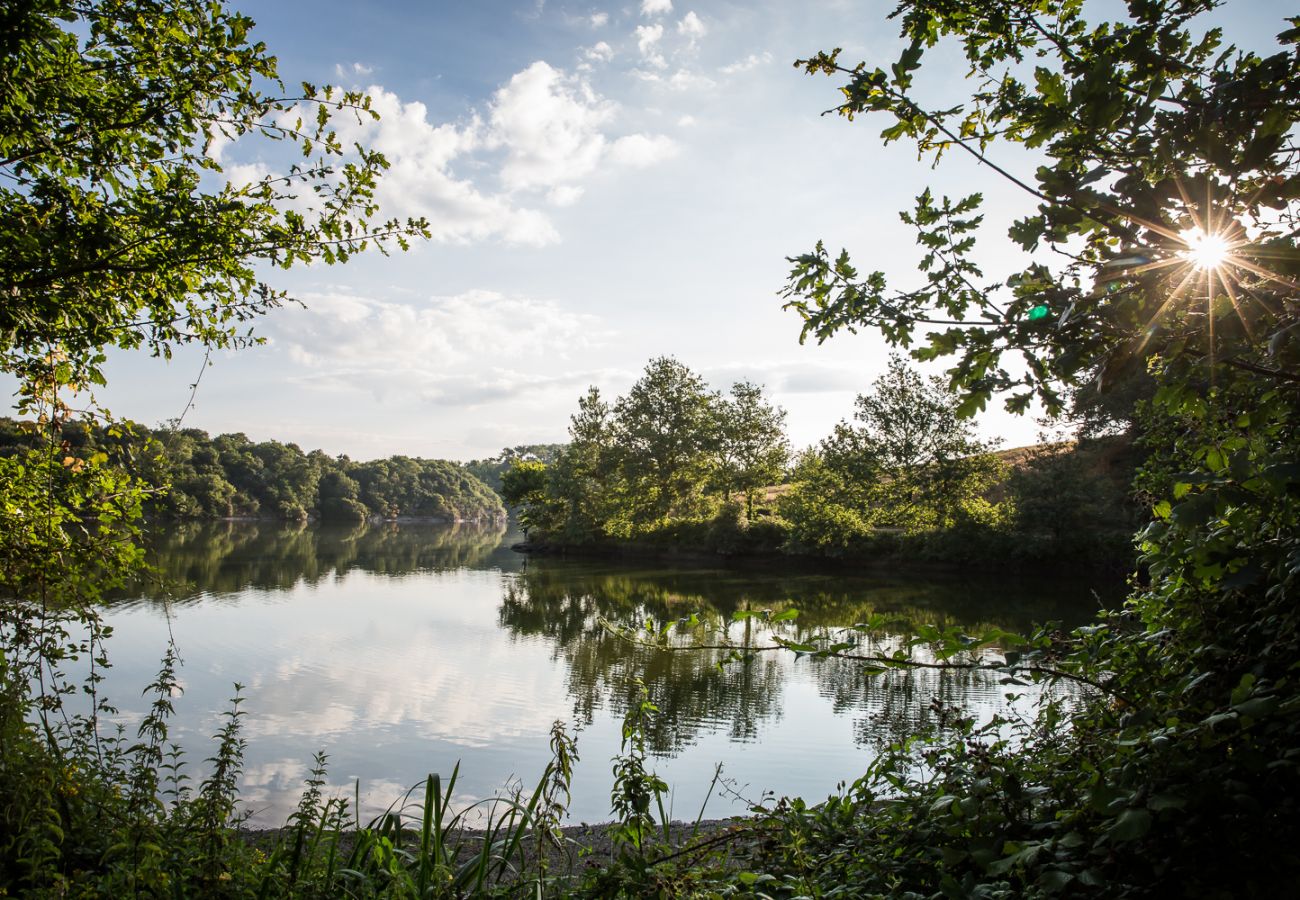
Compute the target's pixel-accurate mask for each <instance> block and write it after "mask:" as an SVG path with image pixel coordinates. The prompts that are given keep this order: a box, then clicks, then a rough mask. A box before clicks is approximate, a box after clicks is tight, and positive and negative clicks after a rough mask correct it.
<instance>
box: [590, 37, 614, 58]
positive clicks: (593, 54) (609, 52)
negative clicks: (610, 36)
mask: <svg viewBox="0 0 1300 900" xmlns="http://www.w3.org/2000/svg"><path fill="white" fill-rule="evenodd" d="M582 55H583V56H584V57H585V58H587V59H597V60H600V61H601V62H609V61H610V60H611V59H613V58H614V48H613V47H611V46H610V45H609V44H607V43H605V42H604V41H598V42H597V43H595V44H593V45H591V46H590V47H588V48H587V49H586V50H584V51H583V53H582Z"/></svg>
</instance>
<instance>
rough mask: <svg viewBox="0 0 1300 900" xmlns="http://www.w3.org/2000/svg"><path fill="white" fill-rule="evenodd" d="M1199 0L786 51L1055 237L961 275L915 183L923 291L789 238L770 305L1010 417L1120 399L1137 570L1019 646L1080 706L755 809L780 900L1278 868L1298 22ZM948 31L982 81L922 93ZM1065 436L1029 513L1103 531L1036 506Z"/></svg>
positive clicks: (1292, 795) (1255, 887)
mask: <svg viewBox="0 0 1300 900" xmlns="http://www.w3.org/2000/svg"><path fill="white" fill-rule="evenodd" d="M1214 5H1215V4H1213V3H1211V2H1208V0H1207V2H1191V3H1173V2H1162V0H1157V2H1151V3H1141V4H1130V5H1129V7H1128V10H1127V11H1128V18H1127V19H1125V20H1121V21H1114V22H1106V23H1102V24H1100V25H1093V24H1089V23H1087V22H1085V21H1084V20H1083V19H1082V15H1083V11H1084V6H1083V5H1082V4H1078V3H1070V2H1060V3H1056V2H1053V3H1045V4H1044V3H1020V2H1009V3H999V4H984V3H968V2H957V3H947V2H945V3H937V2H929V0H906V2H904V3H903V4H901V6H900V7H899V9H898V11H897V12H896V16H897V17H898V18H899V20H900V21H901V23H902V29H903V37H904V41H905V43H906V45H907V46H906V49H905V50H904V51H903V53H902V54H901V56H900V57H899V59H898V61H897V62H896V63H895V64H893V65H892V66H890V67H889V68H888V69H881V68H875V69H872V68H869V67H868V66H866V65H865V64H864V65H859V66H857V67H854V68H844V67H841V66H840V65H839V63H838V61H837V54H838V51H836V52H835V53H829V54H828V53H822V54H818V55H817V56H816V57H813V58H812V59H809V60H805V61H802V62H801V63H800V65H801V66H802V67H804V68H806V69H807V70H808V71H809V72H825V73H827V74H841V75H843V76H845V77H846V78H847V79H848V84H847V85H846V86H845V87H844V88H843V97H844V102H843V104H842V105H841V106H840V107H839V111H840V112H841V113H842V114H844V115H846V116H848V117H850V118H852V117H854V116H856V115H858V114H861V113H867V112H876V113H883V114H885V115H888V116H891V117H892V120H893V124H891V125H889V126H888V127H887V128H886V129H885V130H884V132H883V133H882V137H883V138H884V140H885V141H887V142H888V141H893V140H899V139H904V138H910V139H912V140H914V141H915V142H916V144H917V146H918V149H919V150H920V152H921V154H922V155H923V156H926V155H930V156H933V157H934V158H935V160H936V161H937V160H938V158H939V157H941V156H942V155H943V154H944V153H946V152H948V151H957V152H960V153H966V154H969V155H971V156H973V157H976V158H978V159H979V160H980V161H981V162H983V163H985V164H986V165H987V166H988V167H989V169H990V170H991V171H993V172H995V173H996V174H998V175H999V176H1002V177H1005V178H1007V179H1009V180H1010V181H1011V182H1013V183H1014V184H1015V185H1017V186H1018V187H1020V188H1022V189H1023V190H1025V191H1026V192H1027V193H1029V194H1031V195H1032V196H1033V197H1034V199H1035V202H1036V208H1035V209H1034V210H1033V211H1032V212H1031V213H1030V214H1028V215H1027V216H1025V217H1024V218H1022V219H1020V220H1018V221H1016V222H1015V223H1013V224H1012V225H1011V226H1010V229H1009V236H1010V238H1011V240H1012V241H1013V242H1014V243H1015V244H1018V245H1019V246H1020V247H1021V248H1023V249H1025V250H1034V249H1035V248H1038V247H1040V246H1046V247H1048V248H1051V249H1054V250H1058V251H1061V253H1060V255H1059V257H1058V258H1057V259H1056V260H1055V265H1054V266H1053V265H1049V261H1050V260H1051V258H1048V257H1043V256H1041V255H1040V256H1037V257H1035V258H1034V259H1033V260H1032V261H1031V262H1029V263H1028V265H1027V266H1026V267H1025V268H1023V269H1022V270H1021V271H1019V272H1014V273H1011V274H1009V275H1008V276H1007V277H1005V278H1003V279H1002V281H1001V283H1000V284H999V283H981V279H983V277H984V276H983V275H982V273H981V272H980V270H979V268H978V267H977V266H976V265H975V263H974V262H973V255H972V254H973V249H974V239H973V235H974V233H975V228H976V226H977V225H978V221H979V220H978V215H977V213H976V210H977V208H978V205H979V202H980V199H979V196H978V195H972V196H970V197H967V198H965V199H963V200H959V201H956V202H953V201H950V200H948V199H947V198H944V199H943V200H942V201H936V200H935V199H934V197H933V195H932V194H931V193H930V192H928V191H927V192H926V193H925V194H923V195H922V196H921V197H920V198H918V202H917V207H916V210H915V212H913V213H911V214H908V215H906V216H905V217H904V221H905V222H907V223H908V224H910V225H911V226H912V227H914V228H915V229H916V232H917V237H918V242H919V243H920V244H921V247H922V254H923V256H922V259H921V261H920V264H919V267H918V268H919V270H920V272H921V273H922V283H921V284H920V285H919V286H917V287H915V288H912V289H907V290H902V291H890V290H889V288H888V287H887V281H886V278H885V276H884V275H883V274H882V273H879V272H877V273H872V274H870V275H868V276H866V277H865V278H862V277H860V276H859V274H858V272H857V270H856V269H855V268H854V267H853V265H852V264H851V263H850V262H849V257H848V255H847V253H843V254H841V255H840V256H839V257H838V258H836V259H834V260H832V259H831V257H830V256H829V255H828V254H827V253H826V251H825V249H824V247H823V246H822V245H820V244H819V245H818V246H817V248H816V249H815V250H814V251H813V252H812V253H809V254H806V255H804V256H800V257H798V258H796V259H794V260H792V262H793V263H794V269H793V271H792V275H791V280H790V282H789V284H788V285H787V289H786V297H787V299H788V300H789V306H790V307H791V308H794V309H795V310H796V311H798V312H799V313H800V314H801V315H802V316H803V317H804V322H805V327H804V335H805V336H808V335H815V336H816V337H817V338H818V339H819V340H820V339H825V338H827V337H829V336H830V335H831V334H833V333H834V332H835V331H837V330H839V329H842V328H848V329H850V330H852V329H855V328H859V327H870V328H876V329H878V330H879V331H880V332H881V333H882V334H883V335H884V336H885V338H886V339H887V340H888V341H890V342H891V343H894V344H896V345H900V346H905V347H907V346H911V347H913V349H912V351H911V352H912V355H913V356H915V357H917V358H919V359H938V358H941V357H949V358H951V359H952V366H951V368H950V369H949V371H948V374H949V377H950V383H951V385H952V387H953V388H955V389H957V390H959V391H961V392H962V393H963V396H964V401H963V409H962V411H963V412H967V413H969V412H971V411H973V410H974V409H977V408H979V407H982V406H983V404H984V403H985V402H986V401H987V399H988V398H989V397H991V396H992V394H993V393H995V392H998V391H1005V390H1010V391H1014V393H1013V394H1012V395H1011V396H1010V397H1009V398H1008V400H1007V405H1008V407H1009V408H1011V409H1013V410H1023V409H1025V408H1026V406H1027V404H1028V402H1029V400H1030V399H1031V397H1035V396H1036V397H1037V398H1038V399H1040V400H1041V401H1042V402H1043V403H1044V404H1045V405H1046V406H1047V408H1048V409H1049V410H1052V411H1055V410H1058V409H1060V408H1061V407H1062V405H1063V397H1064V396H1065V393H1066V392H1068V391H1072V390H1074V389H1076V388H1077V387H1079V386H1080V385H1082V384H1083V383H1084V382H1087V381H1088V380H1089V379H1092V380H1093V381H1094V383H1095V386H1096V388H1097V389H1098V390H1099V391H1100V392H1104V391H1105V390H1106V389H1108V388H1110V387H1112V386H1115V385H1118V386H1120V387H1121V389H1123V392H1124V395H1125V396H1123V397H1122V398H1121V400H1120V401H1119V402H1117V403H1116V404H1114V406H1113V407H1112V408H1111V409H1106V408H1104V406H1103V407H1102V408H1101V413H1100V415H1099V418H1100V419H1103V420H1109V421H1111V422H1118V423H1127V422H1132V421H1134V419H1133V417H1132V413H1131V411H1132V410H1133V409H1134V408H1137V409H1138V410H1139V411H1140V413H1141V414H1140V416H1139V417H1138V418H1137V419H1136V430H1137V432H1138V435H1139V440H1140V442H1141V444H1142V445H1143V452H1144V453H1145V454H1146V456H1147V459H1146V461H1145V462H1144V464H1143V467H1142V471H1141V473H1140V476H1139V479H1138V484H1139V486H1140V488H1141V489H1142V490H1143V492H1144V495H1145V497H1146V498H1147V499H1148V501H1149V502H1150V504H1151V515H1150V524H1148V525H1147V527H1146V528H1145V529H1144V530H1143V531H1142V532H1141V549H1142V553H1143V562H1144V565H1145V569H1146V572H1147V575H1148V578H1149V581H1148V582H1146V583H1143V584H1141V585H1140V586H1139V587H1137V588H1136V589H1135V592H1134V594H1133V596H1132V597H1131V599H1130V601H1129V603H1128V605H1127V607H1126V608H1125V609H1124V610H1122V611H1121V612H1119V613H1116V614H1113V615H1110V616H1107V617H1103V618H1102V619H1101V620H1100V621H1099V622H1098V623H1097V624H1095V625H1093V626H1090V627H1087V628H1081V629H1077V630H1076V631H1074V632H1073V633H1072V634H1070V635H1068V636H1065V635H1060V636H1056V637H1054V638H1053V637H1051V636H1050V635H1048V636H1047V637H1048V640H1047V641H1046V642H1045V643H1038V642H1035V643H1034V644H1033V645H1032V646H1034V647H1035V649H1034V651H1033V652H1034V654H1035V655H1036V657H1037V658H1038V659H1039V660H1043V661H1046V664H1044V665H1041V668H1042V672H1041V673H1040V674H1041V675H1045V676H1046V677H1049V678H1051V679H1052V680H1058V679H1060V678H1062V677H1068V678H1075V679H1081V678H1082V679H1087V681H1086V682H1084V683H1085V684H1089V686H1090V687H1089V690H1087V691H1086V692H1085V693H1084V694H1083V695H1082V696H1080V697H1079V698H1078V700H1077V702H1076V703H1073V704H1063V703H1061V702H1059V701H1053V700H1049V701H1048V702H1047V703H1046V704H1045V705H1044V706H1043V708H1042V709H1041V710H1040V711H1039V713H1038V715H1037V716H1036V717H1035V718H1032V719H1029V720H1025V721H1019V722H993V723H990V724H989V725H977V724H976V723H975V722H974V721H973V720H972V719H970V718H968V717H965V716H963V715H962V714H960V713H957V714H955V715H954V716H952V717H951V721H952V723H953V725H954V727H955V728H956V729H957V731H956V734H955V736H954V735H943V734H935V735H930V736H922V737H921V738H920V739H918V740H914V741H908V742H903V743H900V744H899V745H898V746H897V747H896V748H895V750H894V751H893V752H892V753H890V754H887V755H885V756H884V757H882V758H881V759H880V760H878V761H877V762H876V763H875V764H873V766H872V768H871V770H870V771H869V772H868V773H867V775H866V776H865V777H864V778H863V779H862V780H860V781H859V782H857V783H856V784H855V785H854V786H853V787H852V788H851V789H850V790H849V791H848V792H846V793H845V794H844V795H843V796H841V797H837V798H832V800H830V801H828V802H827V803H826V804H824V805H823V806H821V807H819V808H810V807H807V806H804V805H802V804H800V803H782V804H778V805H777V806H776V807H774V808H773V810H772V820H773V824H774V826H775V827H776V829H777V837H776V839H775V841H774V844H773V852H772V854H771V855H770V856H769V858H768V859H767V861H766V869H767V872H768V873H770V874H771V875H772V879H773V882H775V884H776V885H779V889H777V888H775V887H774V889H773V890H772V891H770V892H769V893H771V894H772V895H773V896H778V895H802V896H815V895H819V894H822V893H826V894H829V893H830V892H832V891H844V890H846V889H847V890H849V891H850V892H852V893H854V894H860V895H901V896H950V897H951V896H983V897H996V896H1006V897H1011V896H1015V897H1049V896H1107V897H1117V896H1154V895H1156V894H1160V895H1167V894H1176V895H1179V896H1194V897H1228V896H1242V895H1256V896H1266V895H1272V894H1285V893H1287V892H1288V891H1290V890H1292V889H1293V885H1292V884H1291V882H1292V880H1293V875H1294V871H1295V867H1296V865H1297V864H1298V863H1300V858H1297V854H1296V850H1295V848H1296V846H1297V845H1298V844H1300V840H1298V839H1300V833H1298V832H1297V828H1296V822H1297V821H1300V820H1298V819H1297V812H1298V811H1300V758H1297V754H1296V752H1295V747H1296V744H1297V739H1300V703H1298V702H1297V694H1296V689H1295V675H1296V668H1295V660H1296V658H1297V655H1298V654H1300V629H1298V627H1297V625H1298V621H1300V620H1298V619H1297V615H1296V606H1295V599H1296V598H1295V586H1296V581H1297V575H1298V574H1300V566H1297V563H1296V561H1297V560H1298V559H1300V534H1297V528H1296V526H1297V522H1300V509H1297V508H1296V503H1297V497H1298V496H1300V494H1298V493H1297V490H1296V486H1297V484H1300V466H1298V465H1297V460H1298V459H1300V443H1297V437H1296V435H1297V434H1300V429H1297V427H1296V420H1297V415H1298V412H1297V411H1298V410H1300V394H1297V391H1296V385H1297V383H1300V376H1297V375H1296V362H1297V356H1296V354H1297V345H1296V343H1295V341H1294V336H1295V334H1296V315H1297V310H1300V305H1297V303H1296V294H1295V292H1296V282H1295V280H1294V275H1295V273H1296V259H1297V256H1296V248H1295V244H1294V239H1295V234H1296V230H1295V224H1296V214H1297V209H1296V203H1297V197H1300V194H1298V193H1297V190H1296V185H1297V184H1300V173H1297V171H1296V156H1295V153H1294V149H1293V148H1292V147H1291V146H1290V144H1289V137H1288V136H1289V135H1291V134H1294V129H1295V126H1296V124H1297V120H1298V119H1300V106H1297V104H1296V103H1295V97H1296V96H1297V95H1298V91H1300V54H1297V53H1296V52H1295V48H1294V45H1295V44H1296V42H1297V41H1298V40H1300V27H1297V26H1300V20H1296V19H1290V20H1287V21H1288V22H1289V24H1290V26H1291V27H1290V28H1289V29H1288V30H1286V31H1284V32H1283V33H1282V34H1280V35H1279V38H1278V40H1279V44H1280V47H1279V48H1278V51H1277V52H1275V53H1273V55H1270V56H1260V55H1257V54H1255V53H1252V52H1248V51H1238V50H1236V49H1235V48H1225V47H1223V46H1222V45H1221V35H1220V34H1219V32H1218V31H1217V30H1213V29H1212V30H1209V31H1206V32H1204V33H1198V32H1197V31H1196V30H1195V20H1196V17H1197V16H1199V15H1201V14H1202V13H1204V12H1206V11H1207V10H1209V9H1210V8H1211V7H1212V6H1214ZM953 43H957V44H959V45H960V47H961V48H962V50H963V51H964V54H965V57H966V61H967V63H968V65H969V67H970V75H971V77H972V78H973V79H975V80H976V87H975V90H974V92H973V94H972V96H971V98H970V102H969V103H967V104H963V105H960V106H956V107H952V108H950V109H946V110H932V109H928V108H926V107H925V106H924V105H923V104H922V103H921V102H920V100H919V95H920V93H921V91H920V89H919V88H918V87H917V86H916V81H917V78H918V76H919V74H920V70H921V67H922V60H923V59H924V58H925V57H926V54H928V53H932V52H947V50H948V48H949V47H950V46H951V45H952V44H953ZM1031 67H1032V68H1031ZM1007 143H1011V144H1020V145H1023V146H1024V147H1027V148H1030V149H1033V150H1035V151H1036V152H1037V153H1038V154H1040V155H1041V159H1042V164H1041V165H1040V166H1039V168H1038V169H1037V171H1036V172H1035V174H1034V176H1033V178H1032V179H1027V178H1021V177H1017V176H1016V175H1014V174H1013V173H1012V171H1010V169H1009V168H1007V167H1005V166H1004V165H1000V164H999V162H998V161H997V160H995V159H994V158H993V152H994V150H995V149H998V148H1000V147H1003V146H1005V145H1006V144H1007ZM1031 181H1032V182H1033V183H1032V184H1031V183H1030V182H1031ZM1194 228H1195V229H1201V230H1202V231H1203V232H1204V233H1208V234H1211V235H1218V236H1219V237H1221V238H1222V240H1223V241H1224V242H1225V244H1226V257H1225V258H1224V260H1223V261H1222V262H1221V263H1220V264H1218V265H1217V266H1209V265H1206V266H1201V265H1200V264H1199V263H1198V262H1197V261H1196V259H1195V257H1194V256H1192V255H1191V254H1192V253H1193V251H1194V248H1195V245H1196V236H1195V235H1194V234H1193V233H1192V229H1194ZM1007 353H1012V354H1015V355H1017V356H1019V357H1020V360H1019V363H1018V365H1016V366H1012V365H1010V364H1009V363H1004V361H1003V357H1004V355H1006V354H1007ZM1143 372H1147V373H1149V375H1150V379H1149V381H1144V380H1143V379H1142V377H1141V375H1142V373H1143ZM1126 385H1127V387H1126ZM1078 396H1080V395H1079V394H1076V397H1078ZM1088 404H1091V406H1092V408H1093V409H1094V410H1096V409H1098V408H1099V407H1098V404H1097V402H1096V400H1095V398H1089V399H1087V400H1086V403H1085V407H1086V406H1087V405H1088ZM1121 427H1123V426H1122V425H1121ZM1072 456H1073V458H1071V456H1066V455H1063V454H1054V453H1052V452H1051V451H1050V450H1048V451H1043V452H1042V453H1041V454H1039V455H1038V458H1036V459H1032V460H1031V461H1030V465H1029V466H1028V467H1027V471H1026V474H1025V475H1024V476H1022V477H1021V478H1020V479H1018V481H1019V483H1018V484H1017V485H1016V488H1017V490H1018V492H1019V496H1020V500H1021V502H1022V504H1023V508H1022V509H1021V510H1020V511H1019V515H1020V516H1021V519H1022V523H1023V522H1033V523H1035V526H1034V527H1036V528H1038V529H1041V530H1045V531H1055V532H1057V533H1058V534H1065V533H1066V532H1067V531H1069V530H1072V529H1076V528H1080V527H1085V528H1087V527H1096V524H1097V522H1098V517H1097V516H1096V514H1095V510H1090V509H1089V508H1088V506H1087V505H1086V504H1082V503H1079V505H1078V507H1077V508H1075V509H1073V510H1070V511H1069V515H1065V516H1060V515H1053V514H1050V513H1051V511H1052V508H1053V505H1052V504H1051V503H1050V502H1047V501H1046V495H1047V493H1048V492H1049V491H1050V490H1051V488H1052V485H1053V484H1056V485H1058V486H1059V492H1060V497H1059V499H1062V500H1064V499H1067V498H1073V499H1074V500H1075V501H1076V502H1078V501H1080V500H1081V499H1082V494H1083V493H1084V491H1085V490H1086V489H1085V488H1084V487H1083V485H1082V483H1081V482H1080V474H1081V473H1080V472H1079V470H1078V467H1079V466H1081V465H1082V464H1083V461H1084V460H1085V459H1086V458H1087V457H1086V456H1085V455H1083V454H1081V453H1080V454H1072ZM1038 478H1042V479H1044V480H1043V481H1041V482H1040V483H1038V484H1032V483H1030V482H1032V481H1034V480H1035V479H1038ZM1062 505H1065V504H1062ZM1008 662H1010V655H1009V656H1008ZM1020 662H1023V659H1021V660H1020ZM918 760H919V761H920V762H921V763H923V765H920V766H918V765H917V762H918Z"/></svg>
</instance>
